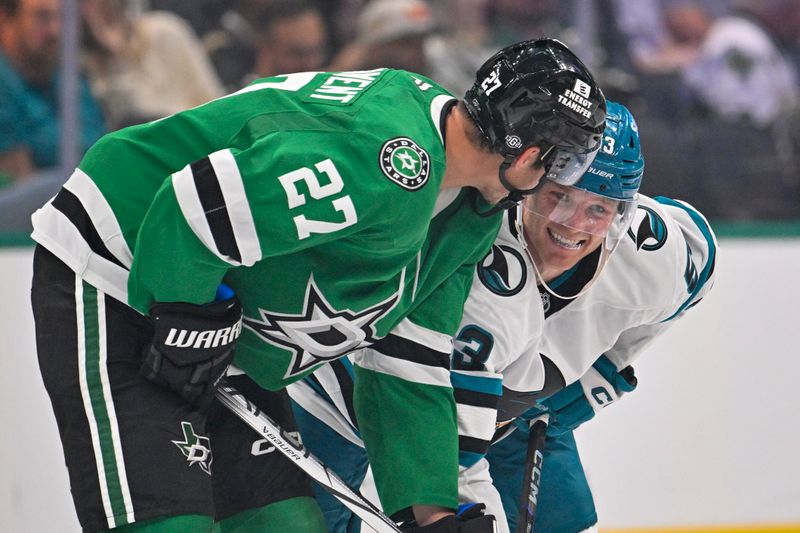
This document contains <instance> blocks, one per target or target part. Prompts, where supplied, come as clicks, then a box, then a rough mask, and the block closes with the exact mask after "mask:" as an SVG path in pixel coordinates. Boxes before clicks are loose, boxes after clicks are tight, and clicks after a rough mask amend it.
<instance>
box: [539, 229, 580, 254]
mask: <svg viewBox="0 0 800 533" xmlns="http://www.w3.org/2000/svg"><path fill="white" fill-rule="evenodd" d="M547 235H548V236H549V237H550V240H551V241H553V242H554V243H555V244H557V245H558V246H560V247H562V248H567V249H569V250H580V249H581V248H582V247H583V245H584V244H585V243H586V241H585V240H571V239H567V238H566V237H564V236H563V235H559V234H558V233H556V232H554V231H553V230H552V229H550V228H547Z"/></svg>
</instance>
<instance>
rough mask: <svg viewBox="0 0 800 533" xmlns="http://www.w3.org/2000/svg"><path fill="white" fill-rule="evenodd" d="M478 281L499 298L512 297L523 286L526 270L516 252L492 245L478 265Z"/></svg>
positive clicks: (526, 277) (506, 247)
mask: <svg viewBox="0 0 800 533" xmlns="http://www.w3.org/2000/svg"><path fill="white" fill-rule="evenodd" d="M478 279H480V280H481V283H483V284H484V286H485V287H486V288H487V289H489V290H490V291H492V292H493V293H495V294H497V295H499V296H514V295H515V294H517V293H518V292H519V291H521V290H522V287H524V286H525V282H526V281H527V279H528V268H527V266H526V265H525V259H523V258H522V254H521V253H519V252H518V251H517V250H515V249H514V248H512V247H511V246H506V245H504V244H501V245H497V244H494V245H492V249H491V250H490V251H489V253H488V254H487V255H486V257H484V258H483V261H481V262H480V263H479V264H478Z"/></svg>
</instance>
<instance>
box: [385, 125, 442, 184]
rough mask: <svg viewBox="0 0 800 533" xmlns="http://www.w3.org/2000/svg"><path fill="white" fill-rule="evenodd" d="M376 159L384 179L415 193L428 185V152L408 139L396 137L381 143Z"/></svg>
mask: <svg viewBox="0 0 800 533" xmlns="http://www.w3.org/2000/svg"><path fill="white" fill-rule="evenodd" d="M378 159H379V161H378V164H379V165H380V167H381V170H382V171H383V173H384V174H385V175H386V177H388V178H389V179H390V180H392V181H393V182H395V183H397V184H398V185H400V186H401V187H402V188H404V189H408V190H409V191H415V190H417V189H420V188H422V187H423V186H424V185H425V184H426V183H428V176H429V175H430V157H429V156H428V152H426V151H425V150H423V149H422V148H420V147H419V145H418V144H417V143H415V142H414V141H412V140H411V139H409V138H408V137H397V138H395V139H391V140H389V141H386V142H385V143H383V147H382V148H381V153H380V156H379V158H378Z"/></svg>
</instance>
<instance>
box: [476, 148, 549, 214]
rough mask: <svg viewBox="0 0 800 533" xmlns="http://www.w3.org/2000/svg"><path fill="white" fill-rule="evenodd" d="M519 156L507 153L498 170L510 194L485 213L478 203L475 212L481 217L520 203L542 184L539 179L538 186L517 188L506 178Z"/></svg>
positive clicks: (501, 180)
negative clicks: (507, 172)
mask: <svg viewBox="0 0 800 533" xmlns="http://www.w3.org/2000/svg"><path fill="white" fill-rule="evenodd" d="M516 158H517V157H516V156H514V155H506V156H505V159H504V160H503V163H502V164H501V165H500V170H499V171H498V177H499V179H500V183H502V184H503V187H505V188H506V190H507V191H508V194H507V195H506V196H505V197H504V198H503V199H501V200H500V201H499V202H497V203H496V204H495V205H493V206H492V207H491V208H490V209H489V210H488V211H484V212H483V213H482V212H480V211H479V210H478V207H477V205H474V206H473V207H474V210H475V212H476V213H477V214H478V215H479V216H481V217H489V216H492V215H494V214H495V213H497V212H498V211H507V210H509V209H511V208H513V207H516V206H518V205H519V203H520V202H521V201H522V199H523V198H525V197H526V196H527V195H529V194H533V193H534V192H536V190H537V189H538V188H539V187H540V186H541V185H542V180H539V183H537V184H536V187H532V188H530V189H517V188H516V187H514V186H513V185H511V183H509V181H508V179H506V171H507V170H508V167H510V166H511V163H513V162H514V160H515V159H516Z"/></svg>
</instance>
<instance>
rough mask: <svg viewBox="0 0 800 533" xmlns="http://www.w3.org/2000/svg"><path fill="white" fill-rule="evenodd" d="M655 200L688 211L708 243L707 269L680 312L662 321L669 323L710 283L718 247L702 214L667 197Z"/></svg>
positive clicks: (704, 268) (701, 273)
mask: <svg viewBox="0 0 800 533" xmlns="http://www.w3.org/2000/svg"><path fill="white" fill-rule="evenodd" d="M653 200H655V201H656V202H658V203H660V204H663V205H670V206H673V207H678V208H680V209H683V210H684V211H686V212H687V213H688V214H689V217H691V219H692V221H693V222H694V223H695V224H697V227H698V228H699V229H700V232H701V233H702V234H703V237H705V239H706V242H707V243H708V259H707V260H706V265H705V267H703V270H702V271H701V272H700V274H699V275H698V279H697V285H696V286H695V288H694V290H693V291H692V292H691V294H689V297H688V298H687V299H686V301H685V302H683V304H682V305H681V306H680V307H679V308H678V310H677V311H675V313H673V314H672V316H670V317H669V318H665V319H664V320H662V322H667V321H669V320H672V319H673V318H675V317H676V316H678V315H679V314H680V313H681V312H682V311H683V310H684V309H686V308H687V307H689V305H691V304H692V302H693V301H694V297H695V296H697V294H698V293H699V292H700V290H701V289H702V288H703V286H704V285H705V284H706V282H707V281H708V278H709V276H710V275H711V271H712V269H713V268H714V261H715V260H716V256H717V246H716V244H715V243H714V236H713V235H712V233H711V228H709V227H708V224H707V223H706V221H705V220H704V219H703V217H702V216H701V215H700V213H698V212H697V211H695V210H694V209H692V208H691V207H689V206H687V205H685V204H682V203H680V202H676V201H675V200H673V199H672V198H667V197H665V196H656V197H655V198H653Z"/></svg>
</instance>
